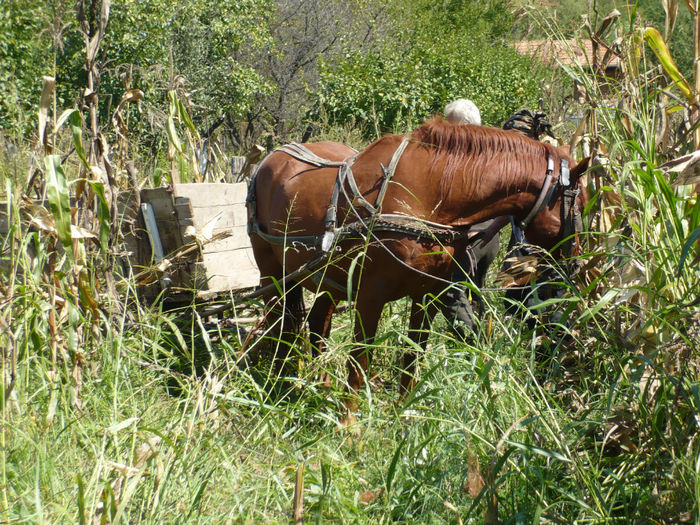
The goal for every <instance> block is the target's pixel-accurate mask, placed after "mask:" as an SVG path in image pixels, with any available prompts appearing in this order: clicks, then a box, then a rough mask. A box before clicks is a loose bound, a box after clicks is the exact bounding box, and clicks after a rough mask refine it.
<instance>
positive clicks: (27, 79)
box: [0, 0, 53, 134]
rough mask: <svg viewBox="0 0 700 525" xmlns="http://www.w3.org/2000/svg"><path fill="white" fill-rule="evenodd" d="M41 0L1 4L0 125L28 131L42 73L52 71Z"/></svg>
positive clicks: (36, 104)
mask: <svg viewBox="0 0 700 525" xmlns="http://www.w3.org/2000/svg"><path fill="white" fill-rule="evenodd" d="M45 7H46V6H45V5H44V3H43V1H42V0H32V1H29V2H25V1H23V0H3V2H2V5H1V6H0V28H2V29H0V129H1V130H7V131H9V132H11V133H12V134H24V133H26V132H27V131H28V129H29V127H30V125H31V123H32V121H33V115H34V114H36V112H34V113H32V112H31V111H30V109H32V108H36V107H37V106H38V100H39V96H40V94H41V76H42V75H53V71H52V68H51V61H50V58H49V57H50V54H49V52H48V50H49V49H50V47H51V45H50V42H51V40H50V37H49V35H48V33H47V32H46V31H45V29H46V24H47V19H46V18H45V16H46V14H47V13H49V12H50V10H48V9H45Z"/></svg>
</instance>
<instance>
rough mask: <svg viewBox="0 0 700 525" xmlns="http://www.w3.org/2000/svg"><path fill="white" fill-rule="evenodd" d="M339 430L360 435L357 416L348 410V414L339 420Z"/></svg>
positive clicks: (353, 435)
mask: <svg viewBox="0 0 700 525" xmlns="http://www.w3.org/2000/svg"><path fill="white" fill-rule="evenodd" d="M338 430H342V431H344V432H348V433H350V435H351V436H352V437H355V438H358V437H360V427H359V426H358V424H357V416H356V415H355V414H352V413H350V412H348V414H346V416H345V417H343V418H342V419H341V420H340V421H339V422H338Z"/></svg>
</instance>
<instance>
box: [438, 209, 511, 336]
mask: <svg viewBox="0 0 700 525" xmlns="http://www.w3.org/2000/svg"><path fill="white" fill-rule="evenodd" d="M493 221H494V220H493V219H492V220H489V221H486V222H482V223H480V224H477V225H475V226H474V228H473V230H474V231H477V232H481V231H483V230H485V229H487V228H488V227H489V226H491V224H492V223H493ZM500 239H501V236H500V235H499V234H496V235H494V236H493V237H492V238H491V239H490V240H489V241H488V242H487V243H485V244H484V243H483V242H481V240H476V241H475V242H474V244H471V245H470V246H468V247H467V248H466V250H464V251H463V252H462V253H455V269H454V271H453V272H452V278H451V280H452V282H453V283H454V284H453V285H452V286H451V287H450V288H448V289H447V290H446V291H445V293H443V294H442V295H441V296H440V299H441V302H440V311H441V312H442V315H444V316H445V318H446V319H447V320H448V321H449V322H450V325H451V327H452V329H453V331H454V332H455V334H456V335H458V336H459V337H460V338H462V339H465V338H466V337H467V335H468V334H467V330H468V331H469V332H471V331H472V330H473V329H474V324H475V321H474V312H473V310H472V307H471V304H470V303H469V299H468V298H467V293H466V291H467V287H466V286H465V285H464V283H465V282H471V283H473V284H474V285H475V286H476V287H477V288H482V287H483V286H484V280H485V279H486V273H487V272H488V269H489V266H490V265H491V263H492V262H493V260H494V259H495V258H496V256H497V255H498V250H499V248H500V244H501V243H500ZM474 299H475V302H476V303H477V304H478V305H479V307H481V297H480V296H479V295H478V294H477V295H474Z"/></svg>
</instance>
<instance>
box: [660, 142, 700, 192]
mask: <svg viewBox="0 0 700 525" xmlns="http://www.w3.org/2000/svg"><path fill="white" fill-rule="evenodd" d="M659 169H661V170H662V171H663V172H664V173H665V174H666V175H668V174H669V173H675V174H677V175H676V178H675V179H674V180H673V182H672V183H671V185H672V186H685V185H689V184H700V150H697V151H694V152H693V153H690V154H688V155H683V156H682V157H678V158H677V159H674V160H671V161H668V162H666V163H664V164H662V165H661V166H659Z"/></svg>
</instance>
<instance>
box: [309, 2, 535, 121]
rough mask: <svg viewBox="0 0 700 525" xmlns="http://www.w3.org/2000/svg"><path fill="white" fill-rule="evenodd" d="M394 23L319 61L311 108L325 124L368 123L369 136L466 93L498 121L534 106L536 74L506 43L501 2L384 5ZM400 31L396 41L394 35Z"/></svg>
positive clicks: (422, 115)
mask: <svg viewBox="0 0 700 525" xmlns="http://www.w3.org/2000/svg"><path fill="white" fill-rule="evenodd" d="M389 8H390V10H391V11H392V12H393V13H394V17H393V19H394V21H395V22H394V27H393V28H392V30H391V31H390V32H389V35H388V37H387V38H386V39H385V40H384V41H383V42H381V43H380V44H378V45H377V46H376V47H375V49H373V50H371V52H365V51H357V50H354V51H353V50H351V51H349V52H348V53H346V55H345V56H343V57H342V58H341V59H339V60H335V61H328V62H325V63H324V64H323V68H322V72H321V85H320V88H319V91H318V93H317V95H316V96H317V98H318V101H319V107H320V108H322V110H323V111H324V112H325V113H326V114H327V115H329V116H330V119H331V121H332V122H335V123H340V124H342V123H346V122H359V123H368V124H370V125H369V126H367V129H368V133H369V134H378V133H382V132H386V131H392V130H397V129H399V128H404V127H406V126H412V125H415V124H416V123H417V122H419V121H422V120H423V119H425V118H426V117H428V116H430V115H431V114H432V113H436V112H441V111H442V108H443V106H444V105H445V104H446V103H448V102H449V101H451V100H452V99H454V98H458V97H469V98H471V99H473V100H474V101H475V103H476V104H477V105H478V106H479V108H480V110H481V113H482V120H483V121H484V123H488V124H492V125H499V124H500V123H501V122H502V121H503V120H504V119H505V118H506V117H507V116H508V115H510V114H511V113H512V112H513V111H514V110H516V109H518V108H520V107H522V106H525V105H530V106H533V105H535V104H536V103H537V98H538V88H539V77H538V75H537V74H534V75H533V66H532V64H531V63H530V61H529V60H528V59H526V58H524V57H522V56H520V55H519V54H517V53H516V52H515V51H514V50H513V49H512V48H511V47H509V46H508V45H507V43H506V37H507V35H508V31H509V28H510V27H511V24H512V17H511V15H510V12H509V10H508V5H507V2H505V1H501V0H494V1H490V2H474V1H467V0H452V1H447V2H441V3H434V2H429V1H426V0H422V1H419V2H413V3H410V4H405V3H400V2H392V3H390V4H389ZM396 35H402V38H401V39H397V38H395V37H396Z"/></svg>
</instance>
